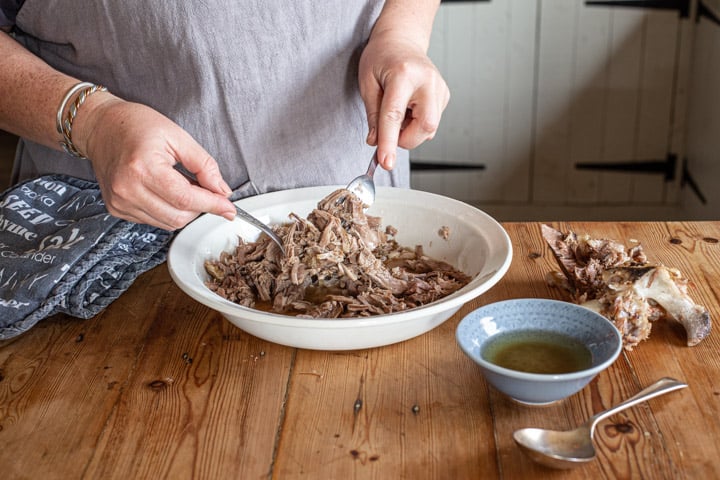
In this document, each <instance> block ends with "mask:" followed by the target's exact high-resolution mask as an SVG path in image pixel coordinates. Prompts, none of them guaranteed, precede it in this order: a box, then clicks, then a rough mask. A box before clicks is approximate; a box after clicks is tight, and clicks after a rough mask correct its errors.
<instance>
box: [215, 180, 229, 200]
mask: <svg viewBox="0 0 720 480" xmlns="http://www.w3.org/2000/svg"><path fill="white" fill-rule="evenodd" d="M217 186H218V190H220V191H221V192H222V193H223V195H225V196H226V197H229V196H230V195H231V194H232V190H231V189H230V187H229V186H228V184H227V183H225V182H223V181H219V182H218V184H217Z"/></svg>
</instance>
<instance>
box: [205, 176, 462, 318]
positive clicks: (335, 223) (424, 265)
mask: <svg viewBox="0 0 720 480" xmlns="http://www.w3.org/2000/svg"><path fill="white" fill-rule="evenodd" d="M290 218H291V220H292V222H291V223H288V224H285V225H280V226H276V227H274V230H275V233H277V234H278V236H279V237H280V238H281V239H282V240H283V245H284V247H285V250H286V251H287V255H286V256H285V257H283V255H282V252H281V251H280V248H279V247H278V246H277V245H276V244H275V243H274V242H272V241H271V240H270V239H269V238H268V237H267V236H266V235H265V234H263V235H262V236H261V237H259V238H258V240H257V241H255V242H250V243H246V242H244V241H243V240H242V239H239V243H238V245H237V247H236V248H235V250H234V252H222V253H221V254H220V258H219V259H217V260H208V261H206V262H205V270H206V271H207V272H208V274H209V275H210V277H211V278H210V280H208V281H207V282H206V284H207V286H208V288H210V289H211V290H212V291H214V292H216V293H217V294H218V295H220V296H222V297H224V298H226V299H228V300H230V301H232V302H235V303H238V304H240V305H244V306H246V307H252V308H258V309H262V310H267V311H272V312H276V313H283V314H287V315H296V316H301V317H309V318H340V317H342V318H345V317H358V316H370V315H378V314H384V313H391V312H397V311H402V310H408V309H410V308H414V307H418V306H421V305H426V304H428V303H431V302H434V301H436V300H438V299H441V298H443V297H445V296H447V295H450V294H451V293H453V292H455V291H457V290H459V289H460V288H462V287H463V286H465V285H466V284H467V283H468V282H469V281H470V280H471V278H470V277H469V276H468V275H466V274H465V273H463V272H461V271H459V270H457V269H456V268H454V267H453V266H452V265H449V264H448V263H446V262H442V261H438V260H434V259H432V258H429V257H428V256H426V255H425V254H424V253H423V249H422V246H416V247H415V248H407V247H402V246H400V245H398V243H397V242H396V241H395V239H394V237H395V235H396V233H397V231H396V230H395V229H394V228H393V227H391V226H388V227H386V228H385V229H384V230H381V222H380V218H378V217H373V216H370V215H366V214H365V212H364V211H363V204H362V202H361V201H360V200H359V199H358V198H357V197H356V196H355V195H353V194H352V193H350V192H349V191H347V190H345V189H340V190H336V191H335V192H333V193H331V194H330V195H328V196H327V197H326V198H324V199H323V200H321V201H320V202H319V203H318V206H317V208H316V209H314V210H313V211H312V212H311V213H310V214H309V215H308V218H307V219H303V218H300V217H299V216H297V215H295V214H291V215H290Z"/></svg>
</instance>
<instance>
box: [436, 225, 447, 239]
mask: <svg viewBox="0 0 720 480" xmlns="http://www.w3.org/2000/svg"><path fill="white" fill-rule="evenodd" d="M438 235H440V238H442V239H443V240H448V239H449V238H450V227H448V226H446V225H443V226H442V227H440V230H438Z"/></svg>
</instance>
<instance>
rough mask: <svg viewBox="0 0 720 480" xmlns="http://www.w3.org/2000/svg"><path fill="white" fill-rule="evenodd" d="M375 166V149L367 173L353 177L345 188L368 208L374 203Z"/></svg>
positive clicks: (376, 164)
mask: <svg viewBox="0 0 720 480" xmlns="http://www.w3.org/2000/svg"><path fill="white" fill-rule="evenodd" d="M377 166H378V159H377V149H375V153H373V156H372V159H371V160H370V165H369V166H368V169H367V172H366V173H365V174H364V175H360V176H359V177H355V178H354V179H353V180H352V181H351V182H350V183H348V186H347V187H345V189H346V190H350V191H351V192H352V193H354V194H355V195H357V196H358V198H359V199H360V200H361V201H362V202H363V203H364V204H365V205H366V206H367V207H370V206H371V205H372V204H373V203H374V202H375V181H374V180H373V175H374V174H375V169H376V168H377Z"/></svg>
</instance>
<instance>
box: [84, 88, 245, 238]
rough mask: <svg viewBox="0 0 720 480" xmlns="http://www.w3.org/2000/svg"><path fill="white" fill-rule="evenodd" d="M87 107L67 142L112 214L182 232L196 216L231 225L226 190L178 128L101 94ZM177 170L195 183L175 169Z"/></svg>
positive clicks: (213, 168)
mask: <svg viewBox="0 0 720 480" xmlns="http://www.w3.org/2000/svg"><path fill="white" fill-rule="evenodd" d="M91 100H92V101H93V102H92V104H91ZM87 104H91V108H88V109H87V112H86V114H85V115H83V112H82V110H84V108H83V109H80V110H79V111H78V115H77V118H76V120H75V123H74V125H73V141H74V143H75V144H76V146H77V147H78V148H79V149H80V151H81V152H83V153H84V154H85V155H86V156H87V157H88V158H89V159H90V161H91V162H92V165H93V169H94V171H95V176H96V178H97V180H98V183H99V185H100V190H101V192H102V195H103V199H104V201H105V205H106V206H107V209H108V211H109V212H110V213H111V214H112V215H114V216H116V217H119V218H123V219H125V220H130V221H133V222H136V223H144V224H149V225H153V226H156V227H160V228H163V229H165V230H176V229H179V228H182V227H184V226H185V225H187V224H188V223H189V222H190V221H192V220H193V219H194V218H196V217H197V216H198V215H199V214H201V213H203V212H209V213H214V214H216V215H221V216H223V217H225V218H227V219H229V220H231V219H233V218H234V216H235V208H234V206H233V204H232V202H230V200H229V199H228V196H229V195H230V194H231V189H230V187H229V186H228V185H227V183H225V181H224V180H223V178H222V176H221V174H220V170H219V168H218V165H217V162H216V161H215V159H214V158H212V157H211V156H210V154H208V153H207V152H206V151H205V149H204V148H202V147H201V146H200V145H199V144H198V143H197V142H196V141H195V139H193V138H192V137H191V136H190V134H188V133H187V132H186V131H185V130H183V129H182V128H181V127H180V126H179V125H177V124H176V123H175V122H173V121H171V120H170V119H169V118H167V117H165V116H164V115H162V114H160V113H159V112H157V111H156V110H153V109H152V108H150V107H147V106H145V105H141V104H138V103H132V102H126V101H123V100H121V99H119V98H117V97H115V96H113V95H111V94H109V93H106V92H98V93H95V94H93V95H91V96H90V97H88V100H87ZM178 163H179V164H181V165H182V166H183V167H184V168H185V169H186V170H187V171H189V172H190V173H192V174H194V175H195V177H196V178H197V184H194V183H193V182H191V181H190V180H188V179H187V178H186V177H185V176H184V175H182V174H181V173H180V172H178V171H177V170H176V169H175V168H174V167H175V165H176V164H178Z"/></svg>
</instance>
